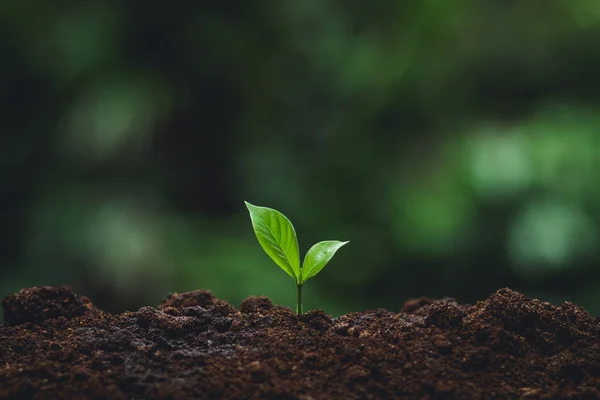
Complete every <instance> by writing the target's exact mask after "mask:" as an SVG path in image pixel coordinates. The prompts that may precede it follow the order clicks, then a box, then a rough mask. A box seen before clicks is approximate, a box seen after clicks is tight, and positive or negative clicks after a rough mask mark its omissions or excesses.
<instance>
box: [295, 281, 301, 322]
mask: <svg viewBox="0 0 600 400" xmlns="http://www.w3.org/2000/svg"><path fill="white" fill-rule="evenodd" d="M296 313H297V314H298V315H302V284H299V285H298V305H297V306H296Z"/></svg>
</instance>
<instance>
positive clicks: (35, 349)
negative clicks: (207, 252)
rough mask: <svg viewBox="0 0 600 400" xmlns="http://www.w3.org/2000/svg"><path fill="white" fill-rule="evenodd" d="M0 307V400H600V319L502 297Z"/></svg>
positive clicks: (29, 301)
mask: <svg viewBox="0 0 600 400" xmlns="http://www.w3.org/2000/svg"><path fill="white" fill-rule="evenodd" d="M2 306H3V308H4V318H5V325H3V326H0V398H1V399H279V400H318V399H327V400H331V399H455V398H456V399H599V398H600V390H599V389H598V388H599V387H600V320H599V319H598V318H596V319H593V318H591V317H590V316H589V315H588V314H587V313H586V312H585V311H584V310H583V309H581V308H579V307H577V306H575V305H573V304H571V303H564V304H563V305H562V306H561V307H555V306H552V305H550V304H549V303H545V302H542V301H539V300H531V299H529V298H527V297H525V296H524V295H522V294H520V293H517V292H514V291H512V290H509V289H501V290H499V291H497V292H496V293H494V294H492V295H491V296H490V297H489V298H488V299H486V300H484V301H481V302H478V303H477V304H475V305H474V306H463V305H458V304H457V303H456V302H455V301H454V300H452V299H442V300H439V301H433V300H430V299H426V298H422V299H416V300H410V301H408V302H406V303H405V305H404V307H403V309H402V310H401V311H400V312H388V311H386V310H372V311H366V312H360V313H358V312H357V313H351V314H348V315H344V316H342V317H339V318H335V319H332V318H330V317H329V316H327V315H326V314H325V313H324V312H322V311H310V312H308V313H307V314H305V315H303V316H301V317H298V316H296V315H295V314H294V313H293V312H292V310H290V309H288V308H284V307H278V306H274V305H273V304H272V303H271V301H270V300H269V299H268V298H265V297H250V298H248V299H246V300H245V301H244V302H243V303H242V305H241V306H240V308H239V309H236V308H234V307H233V306H231V305H229V304H227V303H226V302H224V301H221V300H218V299H216V298H214V297H213V296H212V295H211V294H210V293H209V292H207V291H202V290H201V291H196V292H191V293H182V294H173V295H171V296H169V297H168V298H167V299H166V300H165V301H164V302H163V303H162V304H160V305H159V306H158V308H153V307H142V308H141V309H140V310H139V311H137V312H126V313H123V314H118V315H112V314H108V313H105V312H103V311H100V310H98V309H96V308H95V307H94V306H93V304H92V303H91V302H90V301H89V299H87V298H86V297H83V296H80V295H77V294H74V293H73V292H71V290H70V289H69V288H67V287H61V288H54V287H37V288H31V289H24V290H22V291H21V292H19V293H18V294H15V295H12V296H8V297H7V298H5V299H4V300H3V301H2Z"/></svg>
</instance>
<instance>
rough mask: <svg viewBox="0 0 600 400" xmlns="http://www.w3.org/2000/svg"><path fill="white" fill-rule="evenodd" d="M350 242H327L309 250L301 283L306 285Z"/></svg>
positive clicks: (303, 267) (303, 266)
mask: <svg viewBox="0 0 600 400" xmlns="http://www.w3.org/2000/svg"><path fill="white" fill-rule="evenodd" d="M346 243H348V242H340V241H338V240H326V241H324V242H319V243H317V244H315V245H314V246H313V247H311V248H310V250H308V253H306V257H304V263H303V264H302V279H301V281H300V283H304V282H306V281H307V280H309V279H310V278H312V277H313V276H315V275H316V274H318V273H319V272H321V270H322V269H323V267H325V265H327V263H328V262H329V260H331V258H332V257H333V256H334V254H335V252H336V251H338V250H339V248H340V247H342V246H343V245H345V244H346Z"/></svg>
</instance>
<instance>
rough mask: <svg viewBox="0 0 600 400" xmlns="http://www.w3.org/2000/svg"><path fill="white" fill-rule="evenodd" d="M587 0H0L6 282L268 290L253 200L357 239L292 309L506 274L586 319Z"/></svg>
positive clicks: (361, 304)
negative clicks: (249, 216)
mask: <svg viewBox="0 0 600 400" xmlns="http://www.w3.org/2000/svg"><path fill="white" fill-rule="evenodd" d="M42 3H43V4H42ZM599 4H600V3H598V2H594V1H590V0H571V1H564V0H547V1H544V2H530V1H506V2H498V1H492V0H477V1H475V0H456V1H452V2H440V1H432V0H381V1H376V2H374V1H366V0H353V1H340V0H334V1H327V2H325V1H322V0H306V1H291V2H285V1H284V2H281V1H274V0H266V1H262V2H240V4H236V5H235V7H233V6H232V5H231V2H195V3H192V2H183V3H181V2H175V3H173V2H153V1H149V2H143V3H142V2H140V1H137V0H130V1H115V0H106V1H100V0H91V1H88V2H61V3H60V4H59V3H57V2H35V1H33V0H22V1H3V2H2V1H0V55H1V58H2V62H0V87H1V88H2V89H1V90H0V117H1V118H0V132H1V133H2V134H1V135H0V178H2V196H0V201H1V202H2V207H0V218H1V219H2V229H1V230H0V237H1V238H2V240H0V265H1V268H2V269H0V297H1V296H2V295H4V294H8V293H10V292H14V291H17V290H19V289H20V288H22V287H24V286H32V285H36V284H63V283H70V284H72V285H73V286H74V287H75V289H76V290H77V291H79V292H81V293H85V294H86V295H89V296H91V297H92V299H93V300H94V302H95V303H96V304H98V305H100V306H101V307H103V308H106V309H109V310H123V309H127V308H129V309H134V308H137V307H139V306H140V305H143V304H155V303H157V302H159V301H160V300H161V298H162V297H163V296H164V294H165V293H167V292H169V291H184V290H193V289H196V288H198V287H203V288H208V289H211V290H213V291H214V292H215V294H216V295H217V296H219V297H222V298H226V299H228V300H230V301H231V302H233V303H236V302H240V301H241V300H242V299H243V298H245V297H246V296H248V295H250V294H255V293H256V292H258V293H263V294H267V295H268V296H269V297H271V298H272V299H273V300H274V301H276V302H279V303H285V302H286V299H287V293H286V292H287V291H286V290H285V285H284V282H285V279H286V278H285V276H284V275H283V274H280V273H278V272H277V270H276V269H274V268H269V265H264V264H265V263H264V262H263V260H262V259H261V257H259V256H258V255H257V254H256V251H255V249H254V244H253V243H248V241H247V238H246V236H247V235H245V233H244V232H245V229H244V227H245V226H246V223H247V221H246V217H245V216H244V215H243V213H242V212H240V210H239V207H238V205H239V204H240V203H241V201H242V200H243V199H244V198H261V199H264V200H263V201H264V202H267V203H270V204H279V205H280V207H281V208H285V209H289V210H294V213H295V215H294V219H297V221H298V222H297V228H298V229H299V230H301V231H302V232H303V235H306V237H308V238H311V237H317V236H318V235H331V237H335V236H334V235H336V234H338V232H344V235H345V236H346V238H347V239H349V240H351V241H352V242H353V243H355V245H353V246H350V247H348V249H346V250H345V251H343V252H340V254H339V255H338V256H337V257H338V258H339V262H343V263H344V273H343V274H329V273H327V271H326V272H325V273H323V274H321V275H320V278H319V280H317V281H315V282H314V283H313V284H311V285H308V286H307V287H306V294H307V296H306V297H307V300H308V301H307V303H306V306H307V307H311V306H312V305H313V304H311V302H314V304H319V305H320V306H322V307H323V308H326V309H327V310H328V311H331V313H332V314H340V313H342V312H347V311H351V310H357V309H365V308H374V307H388V308H390V309H397V308H398V307H400V304H401V303H402V301H403V300H404V299H406V298H407V297H410V296H422V295H428V296H431V297H435V296H446V295H450V296H454V297H457V298H458V299H460V300H463V301H467V302H473V301H476V300H479V299H481V298H483V297H485V296H486V295H488V294H489V293H491V292H493V291H494V290H496V289H497V288H498V287H505V286H509V287H512V288H515V289H519V290H521V291H524V292H525V293H527V294H530V295H536V296H540V297H544V298H547V299H550V300H556V301H563V300H571V301H575V302H578V303H580V304H581V305H583V306H585V307H587V308H588V309H590V311H591V312H592V313H595V314H598V313H600V301H599V300H600V297H599V293H600V274H598V272H597V268H598V267H597V265H598V260H599V259H600V246H599V244H600V185H598V184H597V183H596V181H597V171H598V170H599V169H600V136H599V135H598V126H599V122H600V121H599V118H598V115H600V113H599V112H598V111H599V107H600V96H599V93H600V90H599V89H600V75H599V74H597V71H598V68H600V53H599V52H598V51H597V49H598V47H599V46H600V5H599ZM275 166H276V167H275ZM302 250H307V249H302ZM280 275H281V276H280ZM323 287H326V288H327V290H320V289H321V288H323Z"/></svg>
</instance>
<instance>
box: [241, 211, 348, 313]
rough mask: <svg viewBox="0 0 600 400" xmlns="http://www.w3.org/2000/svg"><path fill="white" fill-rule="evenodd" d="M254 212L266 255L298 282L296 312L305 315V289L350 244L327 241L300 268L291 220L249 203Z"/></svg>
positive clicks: (257, 234)
mask: <svg viewBox="0 0 600 400" xmlns="http://www.w3.org/2000/svg"><path fill="white" fill-rule="evenodd" d="M244 203H246V207H247V208H248V211H249V212H250V219H251V220H252V227H253V228H254V233H255V234H256V237H257V238H258V242H259V243H260V245H261V246H262V248H263V250H264V251H265V253H267V254H268V255H269V257H271V259H272V260H273V261H275V264H277V265H279V267H280V268H281V269H282V270H284V271H285V272H286V273H287V274H288V275H289V276H291V277H292V279H294V282H296V286H297V287H298V305H297V307H296V313H298V315H301V314H302V286H303V285H304V282H306V281H307V280H309V279H310V278H312V277H313V276H315V275H316V274H318V273H319V272H320V271H321V270H322V269H323V267H325V265H327V263H328V262H329V260H331V258H332V257H333V255H334V254H335V252H336V251H338V249H339V248H340V247H342V246H343V245H345V244H346V243H348V242H340V241H337V240H326V241H324V242H319V243H317V244H315V245H314V246H313V247H311V248H310V250H308V252H307V253H306V256H305V257H304V262H303V263H302V266H300V250H299V249H298V238H297V237H296V230H295V229H294V226H293V225H292V223H291V222H290V220H289V219H287V217H286V216H285V215H283V214H282V213H280V212H279V211H277V210H274V209H272V208H267V207H259V206H255V205H252V204H250V203H248V202H247V201H245V202H244Z"/></svg>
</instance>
